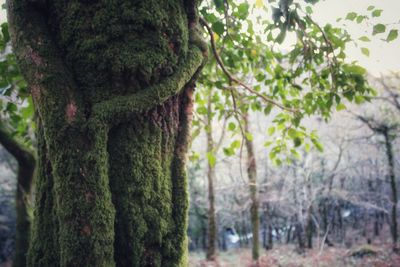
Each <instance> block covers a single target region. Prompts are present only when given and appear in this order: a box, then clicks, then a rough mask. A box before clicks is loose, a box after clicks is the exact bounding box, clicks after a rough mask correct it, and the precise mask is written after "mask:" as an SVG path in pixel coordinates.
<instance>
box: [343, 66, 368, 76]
mask: <svg viewBox="0 0 400 267" xmlns="http://www.w3.org/2000/svg"><path fill="white" fill-rule="evenodd" d="M343 70H344V71H345V72H350V73H354V74H359V75H364V74H365V73H366V72H367V71H366V70H365V69H364V68H363V67H361V66H358V65H348V64H346V65H343Z"/></svg>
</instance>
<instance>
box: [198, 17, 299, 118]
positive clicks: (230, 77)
mask: <svg viewBox="0 0 400 267" xmlns="http://www.w3.org/2000/svg"><path fill="white" fill-rule="evenodd" d="M199 21H200V24H201V25H203V26H204V27H205V28H206V29H207V32H208V34H209V35H210V40H211V48H212V52H213V54H214V57H215V59H216V61H217V63H218V65H219V66H220V68H221V70H222V71H223V72H224V74H225V75H226V76H227V77H228V79H229V81H231V82H234V83H236V84H238V85H240V86H242V87H243V88H244V89H246V90H247V91H248V92H250V93H252V94H253V95H256V96H258V97H260V98H261V99H263V100H264V101H265V102H267V103H269V104H272V105H274V106H277V107H279V108H280V109H283V110H286V111H289V112H297V110H296V109H292V108H288V107H285V106H284V105H282V104H280V103H278V102H276V101H274V100H273V99H271V98H269V97H267V96H265V95H263V94H260V93H259V92H257V91H256V90H254V89H253V88H251V87H250V86H248V85H247V84H245V83H244V82H242V81H240V80H239V79H237V78H236V77H234V76H233V75H232V74H231V73H230V72H229V71H228V70H227V69H226V67H225V65H224V63H223V62H222V59H221V57H220V56H219V54H218V51H217V47H216V45H215V39H214V33H213V30H212V29H211V27H210V26H209V25H208V24H207V22H206V21H205V19H203V18H199Z"/></svg>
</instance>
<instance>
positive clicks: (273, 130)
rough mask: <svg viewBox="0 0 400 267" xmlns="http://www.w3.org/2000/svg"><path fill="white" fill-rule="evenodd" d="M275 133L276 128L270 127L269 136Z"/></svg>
mask: <svg viewBox="0 0 400 267" xmlns="http://www.w3.org/2000/svg"><path fill="white" fill-rule="evenodd" d="M274 133H275V127H274V126H271V127H269V128H268V135H270V136H271V135H273V134H274Z"/></svg>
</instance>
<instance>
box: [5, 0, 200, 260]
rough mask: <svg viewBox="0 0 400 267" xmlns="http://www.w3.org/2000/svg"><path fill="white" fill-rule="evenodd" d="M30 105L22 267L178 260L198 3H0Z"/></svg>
mask: <svg viewBox="0 0 400 267" xmlns="http://www.w3.org/2000/svg"><path fill="white" fill-rule="evenodd" d="M8 16H9V23H10V30H11V37H12V41H13V45H14V52H15V53H16V56H17V59H18V61H19V64H20V67H21V70H22V72H23V74H24V76H25V78H26V80H27V81H28V83H29V86H30V89H31V93H32V97H33V101H34V105H35V109H36V111H37V114H38V122H37V125H38V127H37V128H38V139H39V140H38V143H39V149H38V157H39V165H38V176H37V187H36V188H37V196H36V211H35V215H34V216H35V219H34V224H33V228H32V242H31V246H30V250H29V257H28V265H29V266H41V267H42V266H44V267H47V266H68V267H69V266H99V267H101V266H107V267H108V266H184V265H185V264H186V259H185V258H186V256H185V255H186V253H187V238H186V222H187V207H188V201H187V190H186V185H187V180H186V173H185V161H186V150H187V147H188V136H189V126H190V120H191V114H192V91H193V87H194V80H195V78H196V76H197V73H198V70H199V69H200V67H201V65H202V62H203V53H204V52H205V50H204V46H202V45H200V42H199V38H198V37H197V35H196V29H195V27H196V25H197V17H196V8H195V1H166V0H165V1H162V0H161V1H159V0H157V1H156V0H147V1H139V0H137V1H128V0H121V1H118V2H115V1H103V2H98V1H64V0H53V1H30V0H20V1H15V0H8Z"/></svg>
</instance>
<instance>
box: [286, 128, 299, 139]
mask: <svg viewBox="0 0 400 267" xmlns="http://www.w3.org/2000/svg"><path fill="white" fill-rule="evenodd" d="M287 133H288V135H289V137H290V138H292V139H294V138H296V136H297V131H296V130H295V129H293V128H290V129H289V130H288V132H287Z"/></svg>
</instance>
